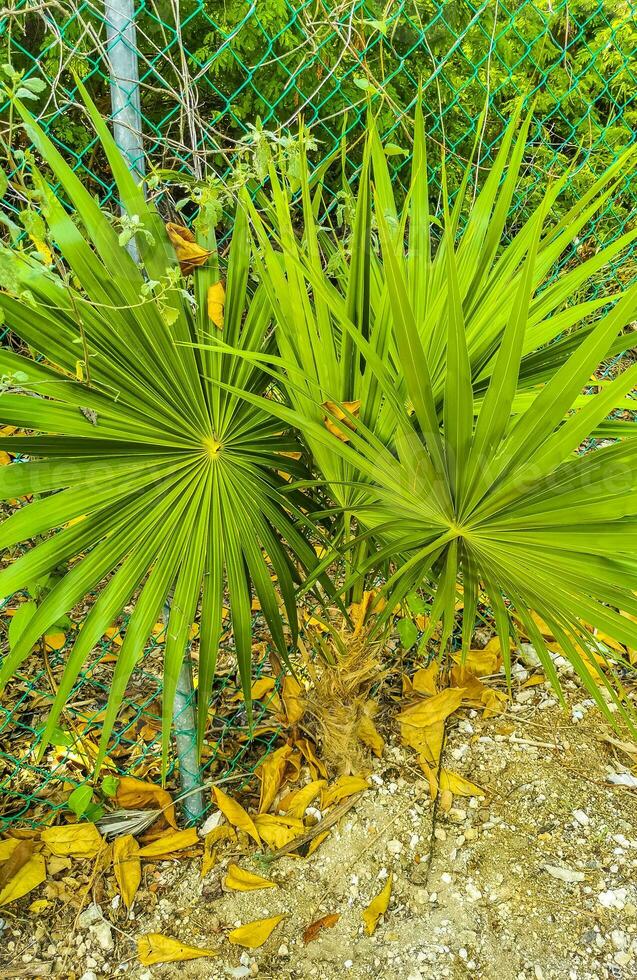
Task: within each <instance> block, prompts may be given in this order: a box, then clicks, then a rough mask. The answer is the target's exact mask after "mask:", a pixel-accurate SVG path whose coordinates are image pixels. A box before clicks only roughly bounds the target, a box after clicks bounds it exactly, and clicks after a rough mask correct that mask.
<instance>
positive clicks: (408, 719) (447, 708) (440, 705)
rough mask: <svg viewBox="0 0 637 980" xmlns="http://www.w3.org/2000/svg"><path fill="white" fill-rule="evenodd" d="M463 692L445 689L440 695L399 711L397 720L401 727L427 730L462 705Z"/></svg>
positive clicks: (459, 689)
mask: <svg viewBox="0 0 637 980" xmlns="http://www.w3.org/2000/svg"><path fill="white" fill-rule="evenodd" d="M463 696H464V690H463V689H462V688H447V689H446V690H445V691H441V692H440V694H434V696H433V697H430V698H427V699H426V700H424V701H417V702H416V704H412V705H410V706H409V707H408V708H405V709H404V711H401V712H400V714H399V715H398V719H399V721H400V723H401V725H403V726H405V727H410V728H427V727H429V725H434V724H436V722H440V721H444V720H445V718H448V717H449V715H452V714H453V713H454V711H457V709H458V708H459V707H460V705H461V704H462V699H463Z"/></svg>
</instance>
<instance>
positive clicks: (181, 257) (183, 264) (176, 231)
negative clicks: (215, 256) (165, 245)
mask: <svg viewBox="0 0 637 980" xmlns="http://www.w3.org/2000/svg"><path fill="white" fill-rule="evenodd" d="M166 231H167V232H168V237H169V238H170V241H171V243H172V246H173V248H174V250H175V255H176V256H177V261H178V262H179V267H180V268H181V271H182V272H183V274H184V275H185V276H187V275H188V274H189V273H191V272H192V271H193V269H196V268H197V267H198V266H200V265H204V264H205V263H206V262H207V260H208V259H209V258H210V256H211V255H212V252H209V251H208V250H207V249H205V248H203V247H202V246H201V245H198V244H197V242H196V241H195V236H194V235H193V233H192V232H191V231H190V229H189V228H184V226H183V225H175V224H173V223H172V222H168V224H167V225H166Z"/></svg>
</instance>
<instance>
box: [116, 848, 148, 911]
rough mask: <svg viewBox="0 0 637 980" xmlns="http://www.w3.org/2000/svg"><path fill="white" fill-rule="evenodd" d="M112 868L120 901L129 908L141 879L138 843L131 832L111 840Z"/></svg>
mask: <svg viewBox="0 0 637 980" xmlns="http://www.w3.org/2000/svg"><path fill="white" fill-rule="evenodd" d="M113 870H114V872H115V880H116V881H117V887H118V888H119V893H120V895H121V896H122V901H123V903H124V905H125V906H126V908H127V909H130V907H131V906H132V904H133V902H134V900H135V895H136V894H137V889H138V888H139V886H140V884H141V880H142V865H141V861H140V859H139V844H138V843H137V841H136V840H135V838H134V837H133V835H132V834H126V835H125V836H124V837H116V838H115V840H114V841H113Z"/></svg>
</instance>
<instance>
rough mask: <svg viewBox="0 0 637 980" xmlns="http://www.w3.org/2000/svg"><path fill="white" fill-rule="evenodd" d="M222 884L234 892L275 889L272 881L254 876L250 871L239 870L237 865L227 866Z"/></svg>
mask: <svg viewBox="0 0 637 980" xmlns="http://www.w3.org/2000/svg"><path fill="white" fill-rule="evenodd" d="M223 884H224V887H225V888H230V889H231V890H232V891H235V892H254V891H257V890H258V889H259V888H276V887H277V886H276V884H275V883H274V882H273V881H268V879H267V878H262V877H261V875H254V874H252V872H251V871H246V870H245V868H240V867H239V865H238V864H229V865H228V873H227V875H226V878H225V881H224V883H223Z"/></svg>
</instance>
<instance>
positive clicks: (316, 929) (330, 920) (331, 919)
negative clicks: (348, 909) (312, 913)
mask: <svg viewBox="0 0 637 980" xmlns="http://www.w3.org/2000/svg"><path fill="white" fill-rule="evenodd" d="M340 917H341V916H340V914H339V913H338V912H332V913H331V914H330V915H324V916H323V918H322V919H317V920H316V922H312V923H310V925H309V926H308V927H307V929H306V930H305V932H304V933H303V942H304V943H305V944H306V945H307V943H311V942H312V941H313V940H314V939H316V937H317V936H318V935H319V933H321V932H322V931H323V929H331V928H332V927H333V926H335V925H336V923H337V922H338V920H339V919H340Z"/></svg>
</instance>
